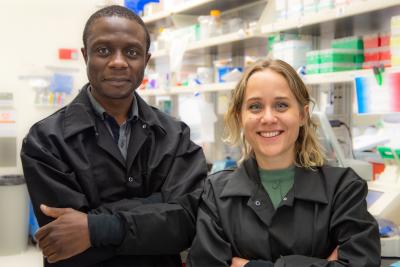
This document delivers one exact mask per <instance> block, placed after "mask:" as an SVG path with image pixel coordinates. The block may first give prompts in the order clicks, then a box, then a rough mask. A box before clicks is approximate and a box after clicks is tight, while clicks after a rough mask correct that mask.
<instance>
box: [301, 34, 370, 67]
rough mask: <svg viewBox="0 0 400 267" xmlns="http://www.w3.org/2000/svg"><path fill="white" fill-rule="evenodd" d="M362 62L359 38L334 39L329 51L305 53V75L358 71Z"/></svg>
mask: <svg viewBox="0 0 400 267" xmlns="http://www.w3.org/2000/svg"><path fill="white" fill-rule="evenodd" d="M363 61H364V54H363V40H362V39H361V38H360V37H356V36H354V37H346V38H341V39H335V40H333V42H332V44H331V48H330V49H325V50H316V51H311V52H308V53H307V74H317V73H327V72H336V71H346V70H355V69H360V68H361V67H362V63H363Z"/></svg>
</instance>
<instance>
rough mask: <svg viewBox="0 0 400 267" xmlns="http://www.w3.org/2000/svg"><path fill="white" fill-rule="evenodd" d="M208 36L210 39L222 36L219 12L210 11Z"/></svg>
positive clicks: (216, 10) (215, 10)
mask: <svg viewBox="0 0 400 267" xmlns="http://www.w3.org/2000/svg"><path fill="white" fill-rule="evenodd" d="M210 16H211V20H210V35H211V37H214V36H219V35H221V34H222V23H221V11H219V10H218V9H212V10H211V11H210Z"/></svg>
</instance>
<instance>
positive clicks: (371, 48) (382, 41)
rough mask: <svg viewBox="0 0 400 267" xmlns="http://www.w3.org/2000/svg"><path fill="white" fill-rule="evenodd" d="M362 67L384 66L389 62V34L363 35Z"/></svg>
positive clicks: (387, 65) (388, 64)
mask: <svg viewBox="0 0 400 267" xmlns="http://www.w3.org/2000/svg"><path fill="white" fill-rule="evenodd" d="M363 42H364V63H363V69H370V68H373V67H378V66H379V67H380V66H385V67H389V66H390V65H391V64H390V36H389V34H373V35H365V36H364V37H363Z"/></svg>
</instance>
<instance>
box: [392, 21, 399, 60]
mask: <svg viewBox="0 0 400 267" xmlns="http://www.w3.org/2000/svg"><path fill="white" fill-rule="evenodd" d="M390 24H391V25H390V28H391V38H390V51H391V54H392V57H391V63H392V66H396V65H400V16H395V17H392V19H391V23H390Z"/></svg>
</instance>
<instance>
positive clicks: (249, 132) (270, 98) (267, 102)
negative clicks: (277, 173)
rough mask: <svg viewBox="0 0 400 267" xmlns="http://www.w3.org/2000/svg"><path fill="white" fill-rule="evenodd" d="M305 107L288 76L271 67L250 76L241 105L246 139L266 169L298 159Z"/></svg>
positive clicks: (289, 163)
mask: <svg viewBox="0 0 400 267" xmlns="http://www.w3.org/2000/svg"><path fill="white" fill-rule="evenodd" d="M306 112H308V107H307V106H305V107H304V109H303V110H301V109H300V106H299V104H298V102H297V100H296V98H295V96H294V94H293V93H292V91H291V90H290V88H289V85H288V82H287V81H286V79H285V78H284V77H283V76H282V75H280V74H278V73H276V72H274V71H272V70H269V69H265V70H262V71H258V72H256V73H254V74H252V76H250V78H249V80H248V83H247V88H246V92H245V96H244V101H243V106H242V109H241V123H242V127H243V133H244V136H245V138H246V140H247V142H248V143H249V144H250V145H251V147H252V148H253V150H254V153H255V155H256V159H257V163H258V165H259V166H260V167H261V168H263V169H282V168H286V167H289V166H290V165H292V164H293V163H294V160H295V144H296V140H297V137H298V135H299V128H300V126H301V125H302V124H303V122H304V114H307V113H306Z"/></svg>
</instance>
